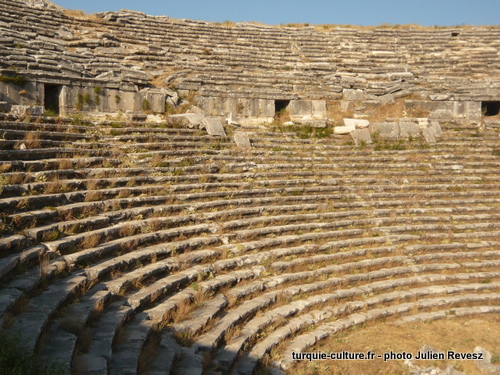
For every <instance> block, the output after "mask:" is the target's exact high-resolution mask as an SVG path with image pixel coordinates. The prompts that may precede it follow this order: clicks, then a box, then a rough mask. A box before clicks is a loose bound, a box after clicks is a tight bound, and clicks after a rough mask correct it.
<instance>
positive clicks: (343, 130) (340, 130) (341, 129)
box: [333, 126, 355, 135]
mask: <svg viewBox="0 0 500 375" xmlns="http://www.w3.org/2000/svg"><path fill="white" fill-rule="evenodd" d="M353 130H355V129H354V128H353V127H351V126H336V127H335V128H333V134H340V135H342V134H349V133H350V132H352V131H353Z"/></svg>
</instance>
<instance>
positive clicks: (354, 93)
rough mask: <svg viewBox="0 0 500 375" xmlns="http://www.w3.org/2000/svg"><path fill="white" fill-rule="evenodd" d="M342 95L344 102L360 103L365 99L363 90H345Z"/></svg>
mask: <svg viewBox="0 0 500 375" xmlns="http://www.w3.org/2000/svg"><path fill="white" fill-rule="evenodd" d="M342 93H343V94H344V100H349V101H361V100H365V99H366V95H365V92H364V91H363V90H353V89H345V90H343V91H342Z"/></svg>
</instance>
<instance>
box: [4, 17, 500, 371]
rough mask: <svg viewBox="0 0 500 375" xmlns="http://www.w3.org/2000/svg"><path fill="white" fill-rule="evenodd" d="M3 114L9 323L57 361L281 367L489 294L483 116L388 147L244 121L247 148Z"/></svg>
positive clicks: (496, 275)
mask: <svg viewBox="0 0 500 375" xmlns="http://www.w3.org/2000/svg"><path fill="white" fill-rule="evenodd" d="M108 22H111V21H108ZM179 22H180V21H179ZM255 28H257V27H255ZM0 128H1V132H2V134H3V135H4V136H3V139H2V141H1V142H0V168H1V171H2V174H1V180H0V181H1V189H0V191H1V195H0V212H1V222H0V223H1V232H2V237H1V239H0V281H1V282H2V284H1V285H2V287H1V289H0V301H1V302H2V303H0V319H1V324H2V327H3V328H4V329H6V330H8V331H9V332H12V333H17V334H20V335H21V337H22V338H23V340H24V342H25V344H26V346H27V347H28V348H29V349H30V350H32V351H35V352H39V353H42V354H43V355H44V356H46V357H47V358H51V359H54V360H58V361H61V362H62V363H63V364H64V366H65V368H66V370H67V371H68V372H71V373H75V374H78V373H96V374H135V373H138V374H157V373H172V374H180V373H182V374H203V373H205V374H209V373H214V372H219V373H220V372H221V373H234V374H252V373H253V371H254V369H256V368H257V366H259V364H260V363H261V362H264V363H270V364H271V365H272V366H274V368H275V370H274V371H285V370H289V369H290V368H292V370H289V371H292V372H293V367H292V366H293V363H292V361H291V356H290V353H291V351H296V352H297V351H307V349H308V348H309V347H311V346H312V345H314V344H315V343H316V342H318V341H319V340H321V339H322V338H325V337H326V336H328V335H335V334H336V333H338V332H341V331H342V330H345V329H347V328H348V327H352V326H355V325H358V324H362V323H364V322H373V324H377V322H378V321H381V320H382V319H384V321H386V320H392V321H395V322H400V323H401V324H406V323H408V322H411V321H417V320H429V319H440V318H444V317H452V316H467V315H473V316H474V315H477V314H484V313H498V312H499V311H500V304H499V300H500V298H499V296H500V294H499V292H500V290H499V286H500V250H499V249H500V246H499V244H500V221H499V218H500V212H499V210H498V207H499V204H500V197H499V194H498V192H499V189H500V175H499V172H498V171H499V168H498V167H499V160H498V157H499V153H498V131H497V129H496V128H494V127H493V128H487V129H486V130H484V131H482V132H480V131H478V129H477V128H470V127H467V126H460V124H450V125H445V124H443V132H444V136H443V138H442V140H440V141H439V142H437V143H436V144H435V145H428V144H422V143H419V142H417V141H405V142H404V143H401V142H399V143H397V145H398V147H397V148H394V147H392V146H391V144H390V143H383V144H377V142H378V141H377V140H376V139H375V143H374V144H373V145H366V146H353V145H351V144H348V143H347V142H346V141H345V139H343V138H341V137H339V138H336V137H335V138H334V137H329V138H324V139H320V138H314V137H312V138H309V139H303V138H300V137H298V136H297V134H295V133H294V132H291V131H271V129H259V128H248V129H247V128H240V129H238V130H239V131H245V132H247V133H248V135H249V138H250V140H251V144H252V147H251V148H250V149H247V150H245V149H238V148H237V147H236V145H235V143H234V141H233V139H232V138H231V134H232V132H233V129H229V128H226V130H227V131H228V134H229V135H230V136H229V137H211V136H209V135H207V134H206V133H204V132H201V131H199V130H194V129H184V128H178V127H175V126H173V125H171V124H168V123H167V124H160V125H157V126H156V127H152V125H151V124H146V123H137V122H136V123H125V122H113V123H111V122H101V123H84V124H83V125H82V124H79V125H73V124H71V123H70V121H69V120H68V121H64V120H60V121H59V123H55V122H53V121H52V123H50V122H49V121H48V120H47V119H43V118H40V119H36V121H35V122H19V121H14V120H13V119H12V118H10V117H9V116H3V117H2V119H1V121H0ZM278 344H279V345H278ZM270 353H274V355H273V356H272V358H274V360H272V361H270V360H269V355H270ZM276 353H278V355H276ZM276 358H279V360H275V359H276ZM276 368H277V369H280V370H277V369H276Z"/></svg>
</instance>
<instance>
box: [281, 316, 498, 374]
mask: <svg viewBox="0 0 500 375" xmlns="http://www.w3.org/2000/svg"><path fill="white" fill-rule="evenodd" d="M498 332H500V316H499V315H484V316H475V317H464V318H451V319H442V320H437V321H433V322H428V323H427V322H420V323H412V324H407V325H402V326H399V325H395V324H393V323H382V324H369V325H367V326H366V327H358V328H354V329H350V330H348V331H345V332H343V333H341V334H338V335H334V336H332V337H330V338H328V339H326V340H323V341H321V342H320V343H319V344H318V345H316V346H315V347H313V348H311V349H310V350H308V351H309V352H317V351H322V352H325V353H329V352H341V351H348V352H351V353H352V352H364V353H366V352H368V351H369V350H371V351H373V352H375V353H376V354H377V355H378V354H383V353H386V352H387V353H388V352H390V351H393V352H398V353H401V352H407V353H411V354H412V355H413V356H414V357H415V356H416V355H417V352H418V350H419V349H421V348H422V347H423V346H424V345H425V344H427V345H429V346H431V347H433V348H434V349H436V350H437V351H442V352H445V353H446V352H447V351H448V350H453V351H455V352H463V353H472V352H473V351H474V348H475V347H476V346H481V347H483V348H484V349H486V350H488V351H489V352H490V353H491V354H492V356H493V362H494V363H497V364H500V335H498ZM375 357H377V356H375ZM445 358H446V354H445ZM403 362H404V360H391V361H387V362H384V361H383V360H382V359H378V358H375V359H374V360H369V361H361V360H353V361H348V360H335V361H333V360H325V361H316V362H307V361H301V362H299V363H297V364H296V365H295V366H294V367H293V368H292V369H290V370H289V371H288V372H287V373H288V374H297V375H305V374H307V375H323V374H325V375H327V374H328V375H350V374H357V375H363V374H364V375H375V374H380V375H382V374H383V375H389V374H409V373H410V371H409V368H408V367H407V366H406V365H404V363H403ZM413 364H414V365H416V366H419V367H422V368H425V367H429V366H433V367H439V368H440V369H442V370H444V369H446V367H447V366H448V365H450V364H451V365H453V366H454V367H455V369H456V370H459V371H463V372H465V373H466V374H469V375H481V374H482V373H481V372H480V370H479V369H478V368H477V367H476V365H475V363H474V361H467V360H447V359H445V360H425V361H424V360H418V361H417V360H413Z"/></svg>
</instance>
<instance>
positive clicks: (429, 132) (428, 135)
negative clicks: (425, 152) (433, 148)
mask: <svg viewBox="0 0 500 375" xmlns="http://www.w3.org/2000/svg"><path fill="white" fill-rule="evenodd" d="M422 135H423V136H424V139H425V142H427V143H429V144H435V143H436V132H435V131H434V128H431V127H428V128H425V129H424V130H422Z"/></svg>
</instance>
